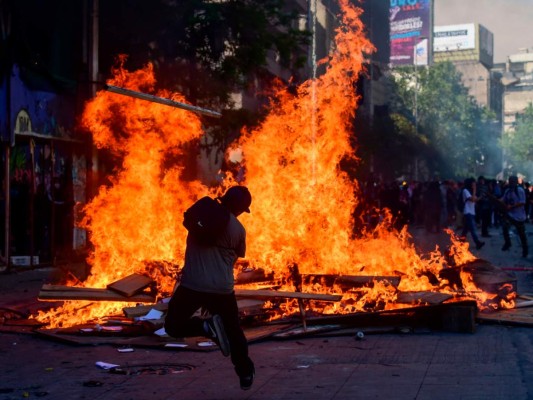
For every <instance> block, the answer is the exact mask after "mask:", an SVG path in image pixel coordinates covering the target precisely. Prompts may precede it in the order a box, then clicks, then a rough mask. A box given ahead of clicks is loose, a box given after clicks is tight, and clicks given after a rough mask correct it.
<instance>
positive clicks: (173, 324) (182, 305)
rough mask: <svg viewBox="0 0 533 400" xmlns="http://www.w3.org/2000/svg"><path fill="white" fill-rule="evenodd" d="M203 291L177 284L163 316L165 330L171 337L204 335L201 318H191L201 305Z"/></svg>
mask: <svg viewBox="0 0 533 400" xmlns="http://www.w3.org/2000/svg"><path fill="white" fill-rule="evenodd" d="M202 296H203V293H199V292H196V291H194V290H191V289H187V288H184V287H183V286H178V288H177V289H176V291H175V292H174V294H173V295H172V298H171V299H170V302H169V303H168V311H167V315H166V317H165V331H166V333H168V334H169V335H170V336H172V337H179V338H181V337H188V336H205V331H204V329H203V320H202V319H200V318H196V317H195V318H191V316H192V315H193V314H194V312H195V311H196V310H198V309H199V308H200V307H201V305H202Z"/></svg>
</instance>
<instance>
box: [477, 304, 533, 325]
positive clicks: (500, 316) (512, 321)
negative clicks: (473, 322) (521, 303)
mask: <svg viewBox="0 0 533 400" xmlns="http://www.w3.org/2000/svg"><path fill="white" fill-rule="evenodd" d="M477 319H478V320H479V321H481V322H486V323H495V324H504V325H520V326H533V309H532V308H530V307H524V308H512V309H509V310H500V311H483V312H480V313H479V314H478V315H477Z"/></svg>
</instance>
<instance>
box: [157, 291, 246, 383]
mask: <svg viewBox="0 0 533 400" xmlns="http://www.w3.org/2000/svg"><path fill="white" fill-rule="evenodd" d="M199 308H204V309H206V310H208V311H209V312H210V313H211V315H215V314H218V315H220V317H221V318H222V322H223V324H224V330H225V331H226V336H227V337H228V341H229V345H230V351H231V362H232V363H233V365H234V366H235V372H236V373H237V375H239V376H246V375H250V374H251V373H252V372H253V369H254V364H253V362H252V360H251V359H250V357H248V342H247V340H246V337H245V336H244V332H243V331H242V328H241V326H240V324H239V309H238V308H237V300H236V299H235V293H234V292H233V293H229V294H217V293H205V292H198V291H196V290H191V289H188V288H185V287H183V286H178V288H177V289H176V291H175V292H174V295H173V296H172V298H171V299H170V302H169V304H168V311H167V316H166V318H165V331H166V332H167V333H168V334H169V335H170V336H173V337H177V338H183V337H189V336H206V332H205V330H204V324H203V322H204V320H203V319H202V318H199V317H192V318H191V316H192V315H193V314H194V313H195V312H196V311H197V310H198V309H199Z"/></svg>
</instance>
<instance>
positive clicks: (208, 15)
mask: <svg viewBox="0 0 533 400" xmlns="http://www.w3.org/2000/svg"><path fill="white" fill-rule="evenodd" d="M285 3H287V2H286V1H284V0H226V1H209V0H174V1H168V0H154V1H146V0H113V1H104V2H100V26H101V33H100V36H101V38H105V39H104V40H101V62H102V66H101V70H102V71H109V70H110V69H111V66H112V65H113V64H114V62H115V57H116V56H117V55H118V54H127V55H128V62H127V64H126V68H128V69H131V70H133V69H137V68H140V67H143V66H144V65H145V64H146V63H148V62H151V63H153V65H154V67H155V73H156V79H157V83H158V85H159V86H160V87H163V88H165V89H169V90H173V91H178V92H180V93H182V94H184V95H185V96H186V98H187V100H188V101H190V102H191V103H193V104H195V105H198V106H201V107H206V108H210V109H213V110H217V111H222V113H223V117H222V118H220V119H213V118H205V119H204V120H205V125H206V129H208V131H209V133H210V135H211V137H212V140H211V141H210V145H209V148H214V149H219V150H224V148H225V146H226V145H227V143H228V141H229V140H230V139H231V138H233V137H234V136H235V134H236V133H238V132H239V131H240V129H241V128H242V126H243V124H244V123H248V124H254V123H257V122H258V120H259V118H260V117H261V115H260V114H259V113H257V114H253V115H251V114H250V113H248V114H246V115H244V114H243V113H235V112H233V111H231V106H232V104H233V102H232V97H231V95H232V93H235V92H241V91H244V92H245V93H247V94H248V95H251V96H254V97H256V100H257V101H258V102H259V103H260V102H261V98H260V95H258V94H257V93H256V89H259V88H261V87H265V86H267V85H268V84H269V83H270V81H271V79H273V76H272V75H271V74H270V73H269V71H268V68H267V56H268V55H274V54H275V55H277V57H278V58H279V63H280V65H281V66H283V67H284V68H285V69H286V70H287V71H288V72H289V75H292V76H298V69H299V68H301V67H302V66H303V63H304V61H305V58H302V48H305V47H302V45H305V44H307V43H308V42H309V40H310V34H309V32H307V31H300V30H298V29H293V26H298V24H297V22H298V18H299V14H298V12H297V11H296V10H293V9H291V8H289V7H288V5H287V4H285ZM239 116H242V117H244V119H242V120H241V121H240V122H239V121H237V120H236V119H238V118H239ZM251 117H253V118H251ZM209 148H208V149H205V148H202V149H203V150H206V151H209V150H210V149H209Z"/></svg>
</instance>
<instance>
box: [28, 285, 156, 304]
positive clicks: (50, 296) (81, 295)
mask: <svg viewBox="0 0 533 400" xmlns="http://www.w3.org/2000/svg"><path fill="white" fill-rule="evenodd" d="M38 298H39V300H94V301H127V302H139V303H153V302H154V301H155V296H154V295H152V294H145V293H140V294H136V295H133V296H130V297H126V296H123V295H121V294H119V293H117V292H114V291H113V290H109V289H99V288H86V287H77V286H64V285H48V284H44V285H43V286H42V288H41V291H40V292H39V297H38Z"/></svg>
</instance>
